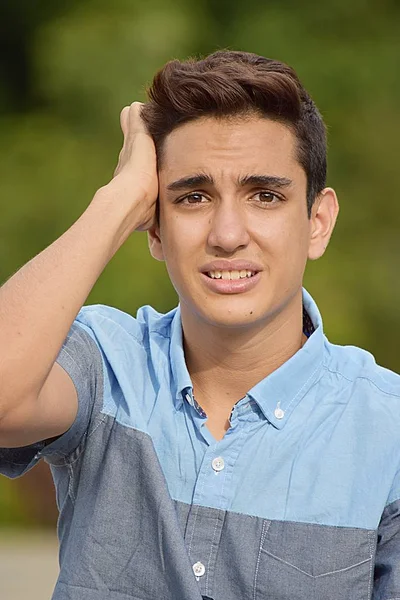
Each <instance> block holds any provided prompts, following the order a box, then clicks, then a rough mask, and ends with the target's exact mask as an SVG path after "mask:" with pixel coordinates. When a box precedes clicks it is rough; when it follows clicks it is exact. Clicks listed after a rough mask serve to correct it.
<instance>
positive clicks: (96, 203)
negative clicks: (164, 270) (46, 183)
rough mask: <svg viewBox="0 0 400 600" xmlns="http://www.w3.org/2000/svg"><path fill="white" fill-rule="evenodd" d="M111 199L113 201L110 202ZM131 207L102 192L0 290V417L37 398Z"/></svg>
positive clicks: (119, 240) (130, 226)
mask: <svg viewBox="0 0 400 600" xmlns="http://www.w3.org/2000/svg"><path fill="white" fill-rule="evenodd" d="M115 200H117V201H115ZM132 212H133V211H132V203H130V207H129V208H128V207H126V208H124V203H123V202H121V203H119V202H118V199H113V198H111V197H110V194H107V193H103V192H102V191H100V192H98V194H96V196H95V198H94V200H93V201H92V203H91V204H90V205H89V207H88V208H87V210H86V211H85V212H84V213H83V215H82V216H81V217H80V218H79V219H78V221H77V222H76V223H74V225H73V226H72V227H71V228H70V229H68V230H67V231H66V232H65V233H64V234H63V235H62V236H61V237H60V238H59V239H57V240H56V241H55V242H54V243H53V244H51V246H49V247H48V248H46V249H45V250H44V251H43V252H41V253H40V254H39V255H38V256H36V257H35V258H34V259H32V260H31V261H30V262H29V263H27V264H26V265H25V266H24V267H22V268H21V269H20V270H19V271H18V272H17V273H16V274H15V275H14V276H13V277H11V279H9V280H8V281H7V283H5V284H4V286H3V287H2V288H1V289H0V418H1V416H2V415H3V414H5V412H6V411H7V410H8V409H9V408H11V407H14V406H15V404H16V403H18V402H20V401H24V400H25V399H26V398H27V397H31V396H34V395H35V394H38V393H39V391H40V390H41V388H42V386H43V384H44V382H45V380H46V377H47V375H48V374H49V372H50V370H51V367H52V366H53V364H54V361H55V359H56V357H57V355H58V352H59V350H60V348H61V346H62V343H63V341H64V339H65V338H66V336H67V333H68V331H69V329H70V327H71V325H72V322H73V320H74V319H75V317H76V315H77V313H78V312H79V310H80V308H81V307H82V305H83V304H84V303H85V301H86V299H87V297H88V295H89V293H90V291H91V289H92V287H93V285H94V284H95V282H96V281H97V279H98V277H99V275H100V274H101V272H102V271H103V269H104V268H105V266H106V265H107V263H108V262H109V260H110V259H111V258H112V256H113V255H114V254H115V252H116V251H117V250H118V248H119V247H120V246H121V245H122V244H123V242H124V241H125V239H126V238H127V237H128V235H129V234H130V232H131V231H133V230H134V229H135V223H134V222H132V221H133V219H132V217H131V214H132Z"/></svg>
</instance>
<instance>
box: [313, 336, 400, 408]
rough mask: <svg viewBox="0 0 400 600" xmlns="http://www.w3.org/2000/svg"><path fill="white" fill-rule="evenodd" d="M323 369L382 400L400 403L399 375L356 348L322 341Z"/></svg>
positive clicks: (367, 353)
mask: <svg viewBox="0 0 400 600" xmlns="http://www.w3.org/2000/svg"><path fill="white" fill-rule="evenodd" d="M323 366H324V368H325V369H326V371H327V372H328V373H330V374H331V375H332V376H337V377H338V378H341V379H342V380H343V382H346V381H347V382H348V383H349V384H352V386H353V387H354V386H355V387H356V388H360V387H362V388H365V389H368V390H369V391H370V392H371V393H373V394H375V395H377V396H381V397H382V398H393V400H396V399H397V400H400V375H399V374H398V373H395V372H394V371H390V370H389V369H386V368H385V367H382V366H380V365H378V364H377V363H376V361H375V358H374V356H373V355H372V354H371V353H370V352H368V351H367V350H363V349H362V348H358V347H356V346H339V345H336V344H331V343H330V342H328V340H326V341H325V352H324V363H323Z"/></svg>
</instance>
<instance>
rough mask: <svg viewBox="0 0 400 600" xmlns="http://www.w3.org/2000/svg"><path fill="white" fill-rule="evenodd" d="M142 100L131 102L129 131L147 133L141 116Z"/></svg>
mask: <svg viewBox="0 0 400 600" xmlns="http://www.w3.org/2000/svg"><path fill="white" fill-rule="evenodd" d="M143 106H144V104H143V102H132V104H131V105H130V107H129V131H130V132H131V133H133V134H135V133H139V132H140V133H147V130H146V126H145V124H144V121H143V119H142V117H141V112H142V108H143Z"/></svg>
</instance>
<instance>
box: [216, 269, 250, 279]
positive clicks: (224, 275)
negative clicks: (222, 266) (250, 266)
mask: <svg viewBox="0 0 400 600" xmlns="http://www.w3.org/2000/svg"><path fill="white" fill-rule="evenodd" d="M254 273H255V271H247V270H243V271H209V272H208V276H209V277H212V279H242V278H243V277H252V276H253V275H254Z"/></svg>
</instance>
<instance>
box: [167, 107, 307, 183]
mask: <svg viewBox="0 0 400 600" xmlns="http://www.w3.org/2000/svg"><path fill="white" fill-rule="evenodd" d="M198 172H206V173H207V174H212V175H213V177H214V178H215V179H218V178H221V177H223V178H235V180H236V179H237V178H238V177H240V176H245V175H248V174H251V173H257V174H261V173H262V174H267V175H275V176H281V177H290V178H291V179H292V180H298V179H300V180H301V179H303V180H304V181H305V173H304V171H303V169H302V167H301V166H300V164H299V163H298V161H297V160H296V138H295V135H294V134H293V132H292V130H291V129H290V128H289V127H288V126H287V125H284V124H282V123H279V122H277V121H272V120H270V119H267V118H262V117H258V116H257V117H256V116H251V117H236V118H229V119H216V118H212V117H211V118H210V117H208V118H201V119H197V120H195V121H191V122H189V123H185V124H184V125H181V126H180V127H178V128H177V129H175V130H174V131H172V132H171V133H170V134H169V135H168V136H167V138H166V139H165V141H164V144H163V152H162V161H161V165H160V173H159V175H160V179H161V181H162V183H167V182H168V181H169V180H170V179H171V178H177V177H183V176H185V175H188V174H190V173H198Z"/></svg>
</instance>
